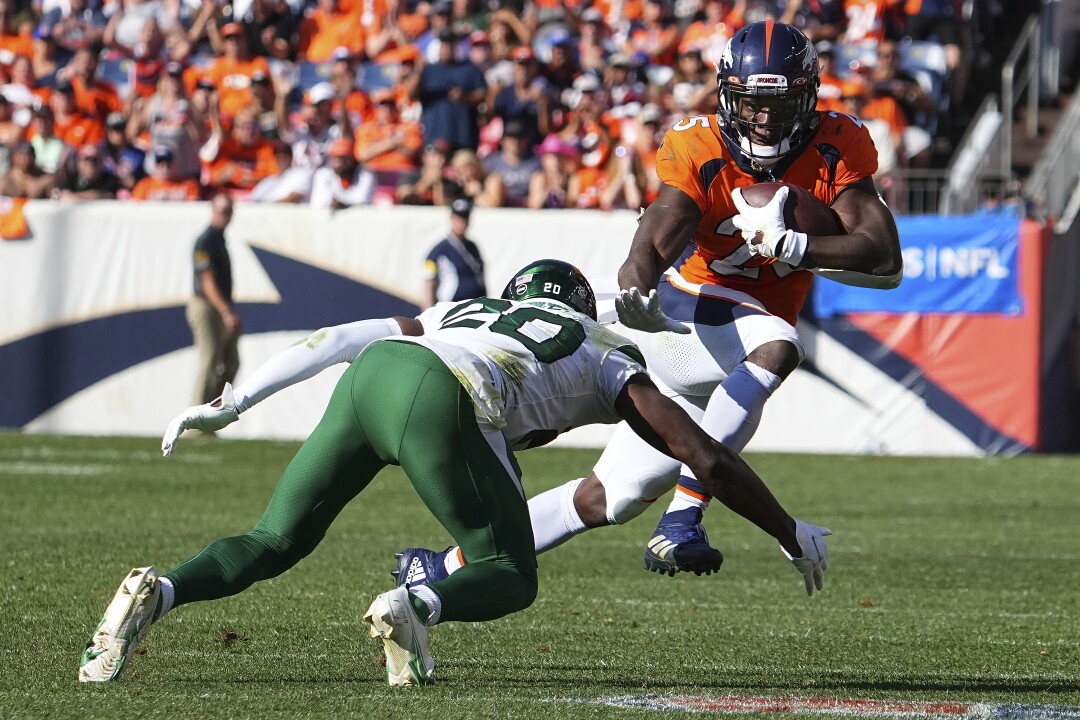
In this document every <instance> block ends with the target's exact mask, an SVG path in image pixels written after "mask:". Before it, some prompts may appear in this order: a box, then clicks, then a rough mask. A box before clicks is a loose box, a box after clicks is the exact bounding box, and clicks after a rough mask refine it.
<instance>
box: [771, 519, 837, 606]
mask: <svg viewBox="0 0 1080 720" xmlns="http://www.w3.org/2000/svg"><path fill="white" fill-rule="evenodd" d="M826 535H832V530H830V529H829V528H827V527H820V526H818V525H811V524H810V523H805V522H803V521H802V520H796V521H795V539H796V540H798V542H799V549H801V550H802V557H792V556H791V554H790V553H788V551H787V550H784V548H783V547H781V548H780V549H781V550H784V555H786V556H787V559H788V560H790V561H791V562H792V564H793V565H795V569H796V570H798V571H799V572H800V573H802V576H803V581H804V582H805V583H806V594H807V595H813V594H814V588H817V589H818V590H821V586H822V584H823V582H824V580H823V578H822V575H823V574H824V573H825V571H826V570H828V569H829V548H827V547H826V546H825V536H826Z"/></svg>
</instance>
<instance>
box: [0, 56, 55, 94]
mask: <svg viewBox="0 0 1080 720" xmlns="http://www.w3.org/2000/svg"><path fill="white" fill-rule="evenodd" d="M10 72H11V80H10V81H9V82H8V83H7V85H5V86H4V92H5V93H12V96H11V97H9V98H8V99H9V100H10V99H12V98H14V99H15V104H17V105H24V104H25V105H27V106H28V107H29V106H31V105H33V104H34V103H44V104H48V102H49V95H51V94H52V90H50V89H49V88H47V87H42V86H41V84H40V78H38V76H37V75H36V74H35V73H34V66H33V64H31V62H30V60H28V59H27V58H24V57H23V56H22V55H20V56H19V57H17V58H15V61H14V62H13V63H11V70H10ZM16 93H17V95H16Z"/></svg>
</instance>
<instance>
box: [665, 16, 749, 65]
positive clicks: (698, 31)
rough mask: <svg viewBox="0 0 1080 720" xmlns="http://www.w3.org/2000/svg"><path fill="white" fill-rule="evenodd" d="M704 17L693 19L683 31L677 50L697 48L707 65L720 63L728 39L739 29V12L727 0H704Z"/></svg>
mask: <svg viewBox="0 0 1080 720" xmlns="http://www.w3.org/2000/svg"><path fill="white" fill-rule="evenodd" d="M703 13H704V17H703V18H702V19H700V20H695V21H694V22H692V23H690V25H688V26H687V28H686V30H685V31H684V32H683V36H682V41H681V42H680V43H679V50H680V51H683V50H685V49H688V48H697V49H698V50H700V51H701V59H702V60H704V61H705V64H706V65H708V66H709V67H713V66H714V65H718V64H719V63H720V56H721V55H723V54H724V48H726V47H727V44H728V40H730V39H731V36H732V35H734V34H735V32H736V31H737V30H738V29H739V26H740V25H741V22H739V20H740V18H739V13H737V12H736V11H734V10H733V9H732V8H731V3H729V2H728V0H705V6H704V8H703Z"/></svg>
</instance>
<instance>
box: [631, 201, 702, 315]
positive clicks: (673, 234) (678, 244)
mask: <svg viewBox="0 0 1080 720" xmlns="http://www.w3.org/2000/svg"><path fill="white" fill-rule="evenodd" d="M700 220H701V210H700V209H698V206H697V203H695V202H694V201H693V199H691V198H690V196H689V195H687V194H686V193H684V192H683V191H682V190H679V189H677V188H674V187H671V186H670V185H663V186H661V188H660V195H659V196H658V197H657V198H656V200H654V201H653V203H652V204H651V205H649V207H648V208H647V209H646V210H645V213H644V214H643V215H642V216H641V221H640V222H639V223H638V229H637V232H636V233H634V240H633V242H632V243H631V244H630V252H629V253H628V255H627V257H626V260H625V261H624V262H623V264H622V267H620V268H619V287H620V288H622V289H624V290H628V289H630V288H632V287H636V288H638V289H639V290H641V291H642V292H644V293H648V291H649V290H652V289H653V288H655V287H656V285H657V283H658V282H660V276H661V275H663V274H664V271H665V270H667V269H668V268H669V267H671V264H672V263H673V262H675V261H676V260H677V259H678V257H679V255H680V254H681V253H682V251H683V250H685V249H686V245H687V243H689V242H690V240H691V239H693V237H694V230H696V229H697V225H698V222H699V221H700Z"/></svg>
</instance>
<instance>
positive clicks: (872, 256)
mask: <svg viewBox="0 0 1080 720" xmlns="http://www.w3.org/2000/svg"><path fill="white" fill-rule="evenodd" d="M831 208H832V209H833V211H834V212H835V213H836V215H837V216H838V217H839V218H840V222H841V224H842V225H843V226H844V229H845V230H847V232H848V234H847V235H836V236H831V237H814V236H811V238H810V240H809V242H808V244H807V248H806V255H805V256H804V258H803V261H802V265H803V266H805V267H813V268H830V269H833V270H851V271H854V272H859V273H863V274H866V275H872V276H878V277H896V278H899V276H900V274H901V273H902V271H903V267H904V260H903V256H902V255H901V252H900V234H899V232H898V231H897V229H896V220H895V219H894V218H893V216H892V213H891V212H890V211H889V208H888V207H886V206H885V203H883V202H882V201H881V198H880V197H879V196H878V194H877V191H876V190H875V189H874V184H873V181H872V180H871V179H870V178H864V179H863V180H860V181H859V182H857V183H855V184H854V185H851V186H850V187H848V188H846V189H845V190H843V191H842V192H841V193H840V194H839V195H838V196H837V197H836V200H835V201H833V204H832V205H831Z"/></svg>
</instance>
